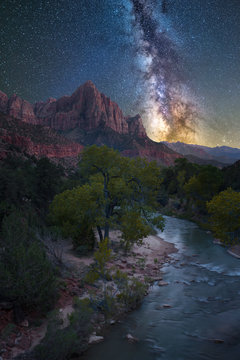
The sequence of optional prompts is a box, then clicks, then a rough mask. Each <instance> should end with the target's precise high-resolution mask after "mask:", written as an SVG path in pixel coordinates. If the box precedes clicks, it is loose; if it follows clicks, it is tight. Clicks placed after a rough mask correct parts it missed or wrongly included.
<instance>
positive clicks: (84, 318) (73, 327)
mask: <svg viewBox="0 0 240 360" xmlns="http://www.w3.org/2000/svg"><path fill="white" fill-rule="evenodd" d="M91 315H92V312H91V309H90V308H89V305H88V304H86V302H85V301H81V300H78V301H77V302H76V304H75V311H74V312H73V313H72V314H71V315H70V317H69V320H70V324H69V325H68V326H67V327H66V328H64V329H61V327H60V326H61V320H60V318H59V315H58V314H57V315H56V314H54V316H53V318H52V319H51V321H50V322H49V325H48V329H47V334H46V336H45V338H44V339H43V341H42V342H41V344H40V345H38V346H37V347H36V348H35V350H34V356H35V358H36V360H42V359H46V360H65V359H70V358H71V357H72V356H73V355H79V354H81V353H82V352H83V351H84V350H86V348H87V345H88V337H89V334H90V330H91V327H90V325H89V324H90V319H91Z"/></svg>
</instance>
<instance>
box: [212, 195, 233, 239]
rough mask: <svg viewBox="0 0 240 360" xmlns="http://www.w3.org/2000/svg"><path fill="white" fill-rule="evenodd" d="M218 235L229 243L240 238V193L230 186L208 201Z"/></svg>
mask: <svg viewBox="0 0 240 360" xmlns="http://www.w3.org/2000/svg"><path fill="white" fill-rule="evenodd" d="M207 209H208V212H209V214H210V219H209V221H210V224H211V227H212V230H213V232H214V234H215V236H216V237H218V238H219V239H220V240H222V241H223V242H225V243H227V244H229V243H234V242H236V241H238V242H239V240H240V233H239V232H240V193H239V192H236V191H234V190H232V189H231V188H228V189H227V190H224V191H222V192H220V193H219V194H218V195H216V196H214V197H213V199H212V200H211V201H209V202H208V203H207Z"/></svg>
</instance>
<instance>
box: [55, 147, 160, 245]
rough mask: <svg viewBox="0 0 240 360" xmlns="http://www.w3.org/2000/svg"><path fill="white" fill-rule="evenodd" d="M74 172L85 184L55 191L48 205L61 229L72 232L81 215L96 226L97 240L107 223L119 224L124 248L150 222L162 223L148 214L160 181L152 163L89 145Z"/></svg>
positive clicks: (143, 232) (147, 229) (146, 229)
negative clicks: (56, 192) (76, 171)
mask: <svg viewBox="0 0 240 360" xmlns="http://www.w3.org/2000/svg"><path fill="white" fill-rule="evenodd" d="M80 172H81V174H82V176H84V178H85V184H84V185H83V186H79V187H76V188H74V189H72V190H68V191H65V192H63V193H62V194H59V195H57V196H55V198H54V201H53V203H52V204H51V207H50V213H51V217H52V219H53V221H55V222H56V223H57V224H58V225H60V226H61V227H62V229H63V231H64V232H65V234H67V233H69V234H70V235H71V234H73V233H74V231H76V233H78V232H79V229H80V228H81V224H82V223H83V221H84V219H85V221H87V222H88V224H89V225H90V226H92V227H94V228H97V231H98V234H99V239H100V241H102V240H103V239H106V238H109V230H110V228H115V229H119V230H121V231H122V239H123V241H124V243H125V245H126V247H127V248H129V247H130V246H131V241H132V240H133V241H136V240H138V241H139V240H140V239H142V238H143V237H145V236H146V235H147V234H149V233H150V232H151V231H152V228H153V226H156V227H158V228H160V229H163V218H162V217H161V216H156V215H155V214H154V212H155V211H156V210H157V209H158V203H157V194H158V191H159V188H160V184H161V180H160V168H159V167H158V166H157V164H156V163H154V162H147V161H145V160H143V159H129V158H125V157H122V156H121V155H120V154H119V153H118V152H117V151H115V150H113V149H110V148H108V147H107V146H102V147H97V146H95V145H94V146H91V147H89V148H86V149H85V150H84V152H83V154H82V158H81V162H80ZM127 220H128V223H127Z"/></svg>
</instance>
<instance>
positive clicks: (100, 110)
mask: <svg viewBox="0 0 240 360" xmlns="http://www.w3.org/2000/svg"><path fill="white" fill-rule="evenodd" d="M0 111H2V112H3V113H5V114H6V115H8V116H12V117H13V118H15V119H17V120H18V127H20V128H21V126H23V124H25V126H27V125H29V126H32V128H31V131H30V130H29V134H30V135H29V136H26V133H25V132H26V128H25V130H24V131H25V132H24V131H20V133H21V134H19V132H16V131H15V132H14V130H13V129H12V130H11V132H10V134H9V132H8V133H7V135H6V134H5V135H3V134H0V136H1V137H2V140H4V141H6V142H8V143H9V144H13V145H17V146H19V147H20V148H22V149H24V151H28V152H29V153H30V154H33V155H37V156H48V157H57V158H62V157H67V156H77V154H78V153H79V151H80V150H81V149H82V147H83V146H86V145H93V144H97V145H103V144H105V145H108V146H110V147H113V148H115V149H118V150H119V151H121V152H122V154H123V155H125V156H131V157H132V156H141V157H144V158H147V159H149V160H157V161H158V162H159V163H161V164H165V165H171V164H173V163H174V160H175V159H176V158H178V157H180V156H181V155H179V154H177V153H176V152H174V151H173V150H170V149H169V148H167V146H165V145H163V144H159V143H155V142H153V141H152V140H150V139H149V138H148V137H147V134H146V131H145V128H144V126H143V124H142V119H141V117H140V115H136V116H134V117H124V115H123V113H122V110H121V109H120V108H119V106H118V105H117V104H116V103H115V102H113V101H111V100H110V99H109V98H108V97H106V96H105V95H104V94H102V93H100V92H99V91H98V90H97V88H96V87H95V85H94V84H93V83H92V82H91V81H88V82H86V83H85V84H83V85H82V86H80V87H79V88H78V89H77V90H76V91H75V92H74V93H73V94H72V95H71V96H63V97H61V98H60V99H58V100H56V99H54V98H49V99H48V100H47V101H46V102H38V103H36V104H34V105H31V104H30V103H29V102H27V101H25V100H23V99H21V98H20V97H18V96H17V95H13V96H12V97H10V98H9V99H8V97H7V95H6V94H4V93H2V92H0ZM20 123H21V124H22V125H21V124H20ZM34 126H35V128H36V126H38V127H39V129H40V128H41V129H43V128H44V129H45V130H44V134H43V133H41V131H42V130H41V131H40V133H41V134H42V135H41V136H43V138H45V139H47V138H48V137H46V131H47V130H46V129H47V127H48V129H49V130H48V131H50V129H54V130H57V131H58V132H60V133H61V135H62V139H63V136H64V138H65V140H66V138H68V139H69V140H68V143H63V142H62V140H61V141H60V143H58V142H57V143H56V144H52V143H49V144H46V143H45V144H42V145H39V144H40V143H39V138H38V141H36V139H35V138H34V139H33V137H32V134H31V132H33V133H34V131H35V130H34V129H35V128H34ZM0 127H1V124H0ZM21 129H22V128H21ZM51 131H52V134H51V135H50V138H52V139H53V138H56V136H57V134H56V133H54V134H55V135H54V136H53V130H51ZM35 132H36V131H35ZM48 139H49V138H48ZM66 141H67V140H66ZM27 149H28V150H27Z"/></svg>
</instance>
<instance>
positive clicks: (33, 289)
mask: <svg viewBox="0 0 240 360" xmlns="http://www.w3.org/2000/svg"><path fill="white" fill-rule="evenodd" d="M0 294H1V296H2V297H3V298H6V299H9V300H13V301H15V303H17V304H19V305H20V306H24V307H34V308H38V309H41V310H46V309H48V308H49V306H50V305H52V303H53V301H54V299H56V281H55V275H54V271H53V268H52V265H51V264H50V262H49V260H48V258H47V256H46V253H45V251H44V249H43V247H42V246H41V244H40V243H39V242H38V241H37V240H36V238H35V235H34V232H33V231H32V229H31V228H29V226H28V223H27V222H26V220H25V219H24V218H23V217H22V216H20V215H19V214H16V213H14V214H12V215H10V216H9V217H8V218H5V219H4V221H3V225H2V233H1V240H0Z"/></svg>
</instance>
